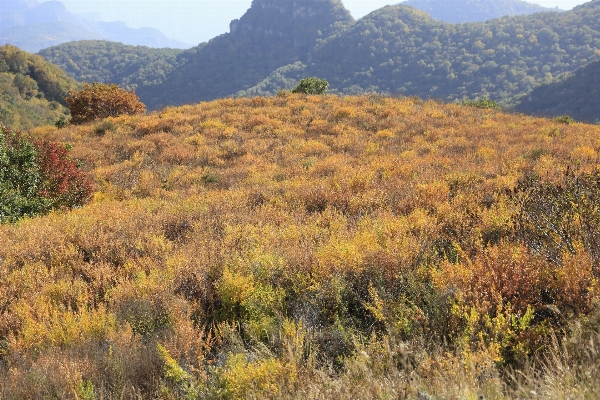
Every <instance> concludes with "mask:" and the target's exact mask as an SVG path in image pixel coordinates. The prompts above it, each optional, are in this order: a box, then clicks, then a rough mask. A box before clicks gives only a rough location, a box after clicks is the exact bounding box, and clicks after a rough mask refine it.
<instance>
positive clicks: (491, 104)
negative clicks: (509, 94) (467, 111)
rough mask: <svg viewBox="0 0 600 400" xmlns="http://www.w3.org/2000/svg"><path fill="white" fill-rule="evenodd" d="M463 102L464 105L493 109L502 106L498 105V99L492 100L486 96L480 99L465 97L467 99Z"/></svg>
mask: <svg viewBox="0 0 600 400" xmlns="http://www.w3.org/2000/svg"><path fill="white" fill-rule="evenodd" d="M462 104H463V105H464V106H469V107H476V108H483V109H492V110H498V109H500V106H499V105H498V102H497V101H494V100H490V99H488V98H487V97H484V98H483V99H479V100H470V99H465V100H463V102H462Z"/></svg>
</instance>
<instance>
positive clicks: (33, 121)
mask: <svg viewBox="0 0 600 400" xmlns="http://www.w3.org/2000/svg"><path fill="white" fill-rule="evenodd" d="M78 87H79V84H78V83H77V82H75V81H74V80H73V79H72V78H69V77H68V76H67V75H66V74H65V72H64V71H62V70H61V69H60V68H58V67H57V66H55V65H52V64H50V63H48V62H47V61H45V60H44V59H43V58H42V57H40V56H38V55H34V54H29V53H26V52H24V51H21V50H19V49H18V48H16V47H14V46H11V45H5V46H1V47H0V124H1V125H6V126H9V127H12V128H15V129H29V128H33V127H35V126H39V125H45V124H48V123H53V122H55V121H56V120H57V119H58V118H59V117H60V116H64V115H67V114H68V110H67V108H66V107H65V102H64V99H65V97H66V96H67V94H68V92H69V90H71V89H76V88H78Z"/></svg>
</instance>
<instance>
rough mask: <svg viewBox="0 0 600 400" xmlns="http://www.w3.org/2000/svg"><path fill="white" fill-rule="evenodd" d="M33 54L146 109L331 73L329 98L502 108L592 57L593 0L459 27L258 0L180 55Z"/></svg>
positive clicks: (94, 48)
mask: <svg viewBox="0 0 600 400" xmlns="http://www.w3.org/2000/svg"><path fill="white" fill-rule="evenodd" d="M41 54H42V55H44V57H46V59H48V60H50V61H52V62H54V63H56V64H58V65H60V66H61V67H62V68H64V69H65V70H66V71H67V72H68V74H69V75H70V76H72V77H74V78H76V79H77V80H80V81H90V82H91V81H98V82H110V83H117V84H119V85H121V86H123V87H126V88H129V89H135V90H136V91H137V93H138V95H139V96H140V98H141V100H142V101H143V102H144V103H146V104H147V105H148V106H149V108H150V109H158V108H161V107H163V106H166V105H177V104H184V103H194V102H198V101H204V100H211V99H215V98H221V97H226V96H237V97H239V96H257V95H273V94H275V93H277V92H278V91H279V90H281V89H291V88H292V87H294V86H295V85H296V84H297V83H298V82H299V80H300V79H302V78H304V77H308V76H318V77H320V78H323V79H326V80H328V81H329V83H330V92H332V93H342V94H359V93H365V92H377V93H381V94H388V95H407V96H413V95H416V96H419V97H421V98H435V99H440V100H444V101H461V100H463V99H466V98H468V99H478V98H490V99H492V100H495V101H499V102H500V103H501V104H502V105H503V106H505V107H506V106H513V105H515V104H516V103H517V102H518V99H520V98H521V97H523V96H524V95H526V94H528V93H529V92H531V91H532V90H533V89H534V88H536V87H538V86H540V85H544V84H549V83H551V82H554V81H555V80H556V78H557V77H560V76H562V75H563V74H565V73H569V72H572V71H575V70H577V69H578V68H581V67H583V66H585V65H587V64H588V63H590V62H593V61H596V60H598V59H599V58H600V0H594V1H591V2H589V3H586V4H584V5H582V6H579V7H576V8H575V9H573V10H572V11H567V12H557V11H551V12H544V13H536V14H532V15H522V16H512V17H503V18H498V19H494V20H491V21H487V22H477V23H465V24H451V23H446V22H442V21H437V20H435V19H433V18H431V17H430V16H429V15H428V14H426V13H425V12H423V11H420V10H416V9H415V8H413V7H410V6H407V5H399V6H388V7H385V8H382V9H379V10H377V11H374V12H373V13H371V14H369V15H367V16H365V17H364V18H361V19H360V20H358V21H354V20H353V19H352V17H351V16H350V14H349V13H348V11H347V10H346V9H345V8H344V6H343V4H342V3H341V2H340V1H338V0H328V1H316V0H309V1H308V2H306V3H303V5H302V6H298V5H296V4H295V3H294V2H292V1H283V2H275V1H274V0H256V1H254V2H253V5H252V7H251V8H250V9H249V10H248V11H247V13H246V14H245V15H244V16H242V18H241V19H239V20H234V21H232V23H231V32H230V33H227V34H223V35H221V36H218V37H216V38H214V39H212V40H211V41H210V42H208V43H203V44H201V45H199V46H197V47H194V48H192V49H190V50H186V51H183V52H181V51H178V50H167V49H162V50H156V49H149V48H143V47H130V46H129V47H128V46H123V45H120V44H114V43H110V42H98V41H85V42H74V43H69V44H64V45H61V46H57V47H53V48H50V49H46V50H44V51H43V52H42V53H41Z"/></svg>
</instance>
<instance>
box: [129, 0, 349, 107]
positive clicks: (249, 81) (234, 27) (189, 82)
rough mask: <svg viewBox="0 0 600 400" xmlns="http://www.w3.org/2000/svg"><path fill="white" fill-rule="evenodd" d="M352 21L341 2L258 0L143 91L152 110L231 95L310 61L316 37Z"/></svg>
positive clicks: (190, 51)
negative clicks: (287, 67)
mask: <svg viewBox="0 0 600 400" xmlns="http://www.w3.org/2000/svg"><path fill="white" fill-rule="evenodd" d="M352 21H353V20H352V17H351V15H350V13H349V12H348V11H347V10H346V9H345V8H344V6H343V5H342V3H341V1H339V0H306V1H304V2H295V1H292V0H283V1H280V0H254V1H253V2H252V6H251V7H250V9H249V10H248V11H247V12H246V14H244V15H243V16H242V17H241V18H240V19H239V20H234V21H232V22H231V32H230V33H227V34H224V35H221V36H218V37H216V38H214V39H212V40H211V41H210V42H208V43H207V44H205V45H201V46H198V47H195V48H193V49H190V50H187V51H186V52H184V53H182V54H181V55H180V56H179V58H180V65H179V66H178V67H177V68H176V69H174V70H173V71H172V72H171V73H170V74H169V76H168V77H167V79H166V80H165V81H164V82H163V84H162V85H159V86H157V87H155V88H151V89H147V88H144V87H142V88H140V90H139V91H138V94H139V95H140V98H142V99H143V101H144V102H145V103H146V104H148V105H149V106H150V107H152V108H156V107H159V106H161V105H169V104H182V103H194V102H198V101H200V100H210V99H215V98H218V97H223V96H228V95H232V94H234V93H236V92H237V91H239V90H243V89H246V88H249V87H251V86H254V85H255V84H256V83H257V82H259V81H261V80H262V79H264V78H265V77H267V76H268V75H269V74H270V73H271V72H273V71H274V70H276V69H277V68H279V67H282V66H285V65H287V64H291V63H294V62H296V61H306V60H307V59H308V57H309V53H310V52H311V50H312V48H313V47H314V45H315V43H316V41H317V39H320V38H326V37H328V36H329V35H330V34H331V33H333V32H334V31H336V30H337V29H339V28H340V27H341V26H344V25H346V24H349V23H351V22H352Z"/></svg>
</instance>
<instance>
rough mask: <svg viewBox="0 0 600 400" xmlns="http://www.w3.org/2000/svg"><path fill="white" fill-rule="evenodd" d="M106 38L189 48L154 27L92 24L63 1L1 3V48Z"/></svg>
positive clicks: (34, 49)
mask: <svg viewBox="0 0 600 400" xmlns="http://www.w3.org/2000/svg"><path fill="white" fill-rule="evenodd" d="M89 39H104V40H111V41H116V42H122V43H125V44H130V45H145V46H151V47H177V48H189V47H190V46H189V45H186V44H184V43H180V42H178V41H176V40H171V39H168V38H167V37H165V36H164V35H163V34H162V33H161V32H160V31H158V30H157V29H152V28H142V29H133V28H130V27H128V26H127V25H126V24H125V23H124V22H104V21H92V20H90V19H87V18H85V17H83V16H80V15H76V14H72V13H71V12H69V10H67V9H66V8H65V6H64V4H63V3H62V2H60V1H45V2H43V3H39V2H38V1H36V0H32V1H21V0H2V13H1V14H0V45H1V44H5V43H10V44H12V45H14V46H17V47H19V48H21V49H23V50H25V51H28V52H32V53H34V52H37V51H39V50H41V49H43V48H46V47H50V46H56V45H58V44H61V43H65V42H71V41H76V40H89Z"/></svg>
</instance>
